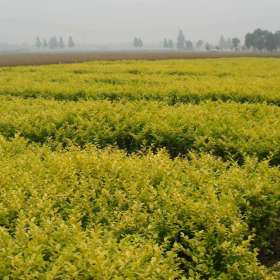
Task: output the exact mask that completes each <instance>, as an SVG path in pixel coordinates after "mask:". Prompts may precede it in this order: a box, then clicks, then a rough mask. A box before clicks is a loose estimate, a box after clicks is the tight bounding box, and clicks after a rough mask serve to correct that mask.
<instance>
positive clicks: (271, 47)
mask: <svg viewBox="0 0 280 280" xmlns="http://www.w3.org/2000/svg"><path fill="white" fill-rule="evenodd" d="M265 40H266V43H265V45H266V49H267V50H268V51H271V52H272V51H275V50H277V48H278V47H277V38H276V36H275V34H273V33H272V32H269V31H268V32H267V33H266V38H265Z"/></svg>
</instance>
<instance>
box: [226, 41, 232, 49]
mask: <svg viewBox="0 0 280 280" xmlns="http://www.w3.org/2000/svg"><path fill="white" fill-rule="evenodd" d="M232 48H233V44H232V39H231V38H228V39H227V40H226V49H227V50H232Z"/></svg>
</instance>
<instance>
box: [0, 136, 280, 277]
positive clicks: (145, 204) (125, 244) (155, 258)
mask: <svg viewBox="0 0 280 280" xmlns="http://www.w3.org/2000/svg"><path fill="white" fill-rule="evenodd" d="M0 168H1V171H2V172H1V178H0V182H1V199H0V217H1V218H0V224H1V230H0V240H1V241H0V244H1V246H0V247H1V248H2V250H1V251H0V260H1V261H0V275H1V278H4V277H10V278H11V279H34V278H38V279H73V278H76V279H77V278H79V279H175V278H178V277H179V278H180V277H183V276H185V277H187V279H205V278H207V279H269V278H266V275H268V271H266V269H265V268H264V267H261V266H260V265H259V263H258V261H257V259H256V256H257V252H256V251H255V249H258V247H256V244H257V245H258V246H261V245H264V246H267V244H265V243H264V244H262V243H259V242H262V238H261V237H265V236H266V234H269V233H270V232H271V231H273V230H275V223H276V222H278V223H279V216H278V220H277V221H276V220H275V218H276V216H277V213H279V208H280V206H279V205H278V206H277V207H274V208H269V207H268V205H269V204H270V203H271V201H272V200H277V199H279V193H280V190H279V185H280V172H279V170H278V169H276V168H271V167H269V166H268V164H267V163H265V162H263V163H261V164H258V163H256V162H255V161H252V160H249V161H247V162H246V163H245V165H244V166H243V167H242V168H241V167H238V166H237V165H234V164H233V165H232V164H229V163H223V162H221V161H219V160H217V159H215V158H213V157H212V156H209V155H202V156H200V157H197V156H192V155H190V160H189V161H186V160H183V159H179V158H177V159H174V160H171V159H170V158H169V157H168V155H167V154H166V153H165V152H164V151H161V152H159V153H158V154H157V155H153V154H150V153H149V154H147V155H145V156H144V155H143V156H141V155H131V156H130V157H127V156H126V155H125V154H124V153H123V152H120V151H118V150H106V149H105V150H103V151H100V150H98V149H96V148H94V147H91V146H88V147H86V148H85V149H83V150H80V149H78V148H75V147H71V148H70V149H68V150H67V151H66V150H60V151H59V150H58V151H51V150H50V149H49V148H48V147H37V146H28V144H26V143H25V142H24V141H23V140H22V139H20V138H17V139H15V140H14V141H13V142H11V143H9V142H6V141H4V140H1V157H0ZM252 168H254V172H251V170H252ZM255 185H257V186H258V187H257V188H253V187H252V188H251V186H255ZM256 196H257V197H260V199H261V200H262V204H261V205H260V206H259V208H256V207H255V205H254V204H253V203H252V204H251V203H249V202H248V203H246V207H244V203H245V202H247V201H251V200H252V199H253V198H254V197H256ZM268 208H269V211H270V212H269V213H270V215H271V216H273V217H274V219H271V220H269V221H267V222H266V227H265V228H263V227H262V222H263V219H265V218H266V217H267V209H268ZM261 213H262V215H261ZM256 217H257V218H256ZM253 232H254V233H255V234H256V236H255V235H254V234H253ZM71 277H72V278H71ZM267 277H268V276H267ZM4 279H5V278H4ZM7 279H8V278H7ZM271 279H273V278H271Z"/></svg>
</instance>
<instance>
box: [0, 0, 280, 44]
mask: <svg viewBox="0 0 280 280" xmlns="http://www.w3.org/2000/svg"><path fill="white" fill-rule="evenodd" d="M279 10H280V1H279V0H246V1H244V0H235V1H225V0H212V1H209V0H172V1H171V0H81V1H74V0H59V1H57V0H48V1H43V0H26V1H22V0H0V26H1V27H0V42H9V43H23V42H27V43H30V42H33V41H34V38H35V37H36V36H46V37H48V36H53V35H57V36H68V35H69V34H71V35H73V36H74V37H75V38H76V40H77V41H79V42H80V43H82V44H117V43H127V42H130V41H131V39H132V38H133V37H134V36H141V37H143V38H144V40H145V42H149V43H154V42H158V41H159V40H161V39H162V38H164V37H165V36H168V37H171V38H176V36H177V33H178V29H179V28H181V29H183V30H184V32H185V34H186V37H188V38H190V39H192V40H198V39H204V40H208V41H216V40H218V38H219V37H220V35H221V34H225V35H226V36H229V37H230V36H239V37H243V36H244V34H245V33H246V32H248V31H251V30H253V29H255V28H257V27H260V28H265V29H269V30H273V31H275V30H279V29H280V21H279Z"/></svg>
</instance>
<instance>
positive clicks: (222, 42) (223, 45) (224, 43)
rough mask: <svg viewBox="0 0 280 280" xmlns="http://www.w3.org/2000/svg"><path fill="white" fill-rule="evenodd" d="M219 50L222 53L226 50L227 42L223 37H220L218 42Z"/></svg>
mask: <svg viewBox="0 0 280 280" xmlns="http://www.w3.org/2000/svg"><path fill="white" fill-rule="evenodd" d="M219 48H220V50H222V51H224V50H226V49H227V41H226V39H225V37H224V36H223V35H222V36H221V38H220V42H219Z"/></svg>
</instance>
